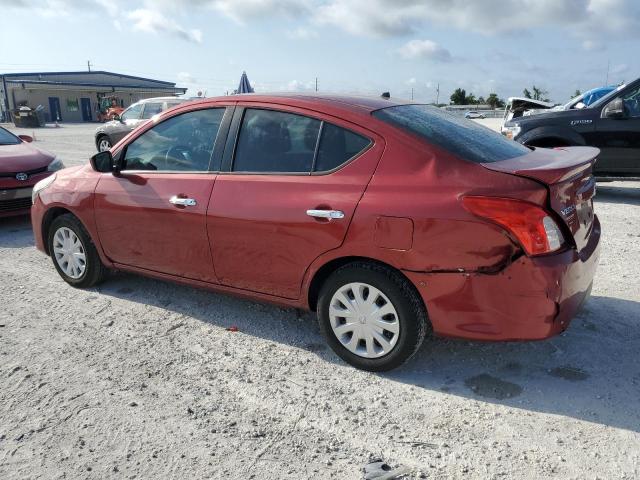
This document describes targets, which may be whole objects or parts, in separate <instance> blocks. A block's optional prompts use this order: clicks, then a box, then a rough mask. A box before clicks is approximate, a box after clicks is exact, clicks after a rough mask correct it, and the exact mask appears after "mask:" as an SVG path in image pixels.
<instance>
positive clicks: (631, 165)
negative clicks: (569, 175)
mask: <svg viewBox="0 0 640 480" xmlns="http://www.w3.org/2000/svg"><path fill="white" fill-rule="evenodd" d="M616 98H622V102H623V105H624V110H625V113H624V116H623V117H620V118H607V117H602V118H599V119H598V120H597V125H596V129H595V133H594V141H593V146H595V147H598V148H599V149H600V151H601V154H600V155H599V156H598V160H597V161H596V165H595V168H594V170H595V172H596V174H608V175H612V176H615V175H622V176H625V175H634V176H637V175H640V86H637V87H635V88H634V87H632V88H630V89H629V90H627V91H623V92H622V93H621V94H620V95H619V96H618V97H616ZM606 108H607V107H606V106H605V107H604V108H603V112H605V111H606Z"/></svg>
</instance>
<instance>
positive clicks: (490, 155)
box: [373, 105, 531, 163]
mask: <svg viewBox="0 0 640 480" xmlns="http://www.w3.org/2000/svg"><path fill="white" fill-rule="evenodd" d="M373 116H374V117H376V118H379V119H380V120H383V121H385V122H387V123H390V124H392V125H395V126H397V127H400V128H401V129H403V130H408V131H409V132H411V133H414V134H416V135H418V136H419V137H422V138H423V139H425V140H427V141H428V142H429V143H431V144H434V145H437V146H439V147H441V148H443V149H445V150H447V151H449V152H451V153H453V154H454V155H457V156H458V157H460V158H462V159H464V160H469V161H471V162H474V163H485V162H498V161H500V160H507V159H509V158H514V157H519V156H522V155H525V154H527V153H531V150H529V149H528V148H527V147H525V146H523V145H520V144H519V143H517V142H514V141H513V140H509V139H507V138H505V137H503V136H502V135H500V134H499V133H498V132H494V131H493V130H490V129H489V128H487V127H484V126H482V125H480V124H479V123H477V122H474V121H472V120H466V119H464V118H460V117H457V116H455V115H452V114H450V113H447V112H445V111H443V110H441V109H439V108H436V107H432V106H430V105H401V106H397V107H388V108H383V109H382V110H376V111H375V112H373Z"/></svg>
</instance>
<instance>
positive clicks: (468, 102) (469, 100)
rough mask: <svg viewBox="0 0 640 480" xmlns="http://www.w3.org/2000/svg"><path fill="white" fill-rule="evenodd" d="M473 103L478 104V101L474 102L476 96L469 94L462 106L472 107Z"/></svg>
mask: <svg viewBox="0 0 640 480" xmlns="http://www.w3.org/2000/svg"><path fill="white" fill-rule="evenodd" d="M474 103H478V101H477V100H476V96H475V95H474V94H473V93H470V94H469V95H468V96H467V98H466V99H465V102H464V105H473V104H474Z"/></svg>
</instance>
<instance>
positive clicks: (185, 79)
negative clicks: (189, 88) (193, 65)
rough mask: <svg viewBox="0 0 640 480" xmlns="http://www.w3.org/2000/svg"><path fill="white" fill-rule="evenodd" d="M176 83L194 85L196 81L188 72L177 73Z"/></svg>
mask: <svg viewBox="0 0 640 480" xmlns="http://www.w3.org/2000/svg"><path fill="white" fill-rule="evenodd" d="M176 78H177V80H178V83H196V82H197V80H196V79H195V78H194V77H193V75H191V74H190V73H189V72H178V75H176Z"/></svg>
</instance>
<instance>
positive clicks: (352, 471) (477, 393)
mask: <svg viewBox="0 0 640 480" xmlns="http://www.w3.org/2000/svg"><path fill="white" fill-rule="evenodd" d="M92 129H93V127H91V126H87V125H65V126H64V127H62V128H59V129H54V128H46V129H39V130H36V131H35V133H36V136H37V138H38V141H37V142H36V145H38V146H40V147H42V148H44V149H48V150H50V151H52V152H53V153H57V154H59V155H60V156H61V158H62V159H63V160H64V161H65V162H66V164H67V165H69V166H70V165H75V164H78V163H82V162H85V161H86V159H87V157H88V156H89V155H90V154H92V153H93V151H94V147H93V145H92V141H93V135H92ZM12 130H14V131H17V129H12ZM30 132H31V131H29V132H25V131H22V132H21V133H30ZM596 211H597V214H598V215H599V216H600V219H601V222H602V225H603V231H604V236H603V251H602V260H601V264H600V267H599V270H598V273H597V276H596V279H595V284H594V289H593V294H592V298H591V299H590V300H589V301H588V303H587V304H586V306H585V309H584V311H583V312H582V313H581V314H580V315H579V316H578V317H577V318H576V319H575V320H574V322H573V324H572V325H571V327H570V328H569V330H568V331H567V332H566V333H564V334H563V335H560V336H559V337H555V338H553V339H551V340H547V341H543V342H532V343H500V344H483V343H476V342H462V341H452V340H443V339H434V340H430V341H426V342H425V344H424V346H423V348H422V349H421V350H420V352H419V353H418V354H417V355H416V357H414V359H413V360H412V361H411V362H410V363H409V364H407V365H406V366H405V367H404V368H402V369H400V370H397V371H394V372H392V373H388V374H382V375H380V374H371V373H366V372H361V371H358V370H355V369H353V368H351V367H349V366H347V365H346V364H344V363H343V362H342V361H340V360H339V359H338V358H337V357H336V356H335V355H334V354H333V353H332V352H331V351H330V350H328V348H327V347H325V344H324V342H323V340H322V338H321V337H320V334H319V331H318V328H317V326H316V323H315V322H314V318H313V316H312V315H310V314H307V313H302V312H298V311H296V310H291V309H283V308H278V307H274V306H269V305H263V304H258V303H253V302H249V301H244V300H239V299H236V298H234V297H230V296H225V295H217V294H213V293H209V292H205V291H201V290H196V289H193V288H187V287H182V286H176V285H173V284H170V283H164V282H161V281H156V280H150V279H146V278H142V277H139V276H135V275H129V274H117V275H114V276H113V277H112V278H110V279H109V280H108V281H107V282H106V283H104V284H103V285H101V286H100V287H99V288H96V289H91V290H85V291H83V290H76V289H73V288H72V287H70V286H68V285H67V284H66V283H64V282H63V281H62V280H61V279H60V278H59V277H58V275H57V273H56V271H55V270H54V268H53V265H52V264H51V261H50V259H49V258H48V257H46V256H44V255H43V254H41V253H40V252H38V251H36V250H35V248H34V247H33V237H32V233H31V228H30V224H29V222H28V219H25V218H17V219H11V220H7V219H4V220H0V260H1V261H0V276H1V277H0V278H2V280H1V285H2V288H1V290H0V306H1V307H0V478H3V479H25V478H33V479H35V478H44V479H53V478H55V479H57V478H67V479H68V478H83V479H84V478H87V479H92V478H96V479H102V478H145V479H147V478H148V479H159V478H162V479H164V478H179V479H182V478H216V479H217V478H220V479H222V478H224V479H226V478H234V479H235V478H241V479H245V478H256V479H257V478H259V479H300V478H313V479H316V478H336V479H359V478H363V476H364V474H363V470H362V469H363V467H364V465H365V464H367V463H368V462H370V461H371V460H372V459H374V458H381V459H384V460H385V461H386V462H387V463H388V464H389V465H391V466H392V467H398V466H405V467H407V468H408V469H409V470H410V471H411V475H412V477H418V478H435V479H448V478H469V479H475V478H478V479H487V478H496V479H498V478H531V479H538V478H558V479H596V478H601V479H613V478H616V479H632V478H633V479H635V478H640V400H639V399H640V363H639V362H638V347H639V346H640V303H638V302H640V293H639V292H640V280H639V275H638V270H639V267H638V266H639V265H640V228H639V225H640V183H608V184H601V185H599V189H598V197H597V200H596ZM231 326H237V327H238V331H237V332H233V331H228V330H227V328H228V327H231Z"/></svg>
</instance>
